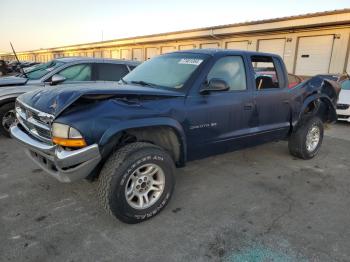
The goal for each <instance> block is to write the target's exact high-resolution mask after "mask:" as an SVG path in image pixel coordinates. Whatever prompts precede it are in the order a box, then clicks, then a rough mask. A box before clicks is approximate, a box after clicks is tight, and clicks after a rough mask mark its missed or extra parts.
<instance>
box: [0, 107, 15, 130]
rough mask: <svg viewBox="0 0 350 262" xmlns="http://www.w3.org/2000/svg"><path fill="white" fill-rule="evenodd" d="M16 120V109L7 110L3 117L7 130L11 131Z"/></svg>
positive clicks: (2, 121)
mask: <svg viewBox="0 0 350 262" xmlns="http://www.w3.org/2000/svg"><path fill="white" fill-rule="evenodd" d="M15 121H16V113H15V110H9V111H7V112H6V113H5V114H4V116H3V117H2V119H1V124H2V126H3V127H4V129H5V130H6V131H10V127H11V126H12V124H13V123H14V122H15Z"/></svg>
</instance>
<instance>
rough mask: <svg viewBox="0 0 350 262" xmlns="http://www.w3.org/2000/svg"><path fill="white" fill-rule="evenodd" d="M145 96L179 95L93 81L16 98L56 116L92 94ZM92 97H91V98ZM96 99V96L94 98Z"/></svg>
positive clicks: (34, 92) (179, 94)
mask: <svg viewBox="0 0 350 262" xmlns="http://www.w3.org/2000/svg"><path fill="white" fill-rule="evenodd" d="M130 95H132V96H135V97H141V96H147V97H153V96H154V97H181V96H184V94H183V93H181V92H179V91H171V90H164V89H159V88H152V87H144V86H138V85H120V84H117V83H108V82H106V83H93V84H84V85H76V84H72V85H64V86H61V87H60V86H57V87H48V88H44V89H41V90H36V91H33V92H29V93H25V94H23V95H21V96H19V97H18V100H20V101H21V102H23V103H25V104H27V105H28V106H30V107H33V108H35V109H37V110H39V111H42V112H45V113H48V114H52V115H54V116H55V117H57V116H58V115H59V114H60V113H62V112H63V111H64V110H65V109H66V108H68V107H69V106H70V105H71V104H73V103H74V102H75V101H77V100H78V99H79V98H81V97H93V96H111V97H114V96H115V97H118V96H119V97H125V96H130ZM92 99H93V98H92ZM96 99H97V98H96Z"/></svg>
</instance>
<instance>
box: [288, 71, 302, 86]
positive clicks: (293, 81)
mask: <svg viewBox="0 0 350 262" xmlns="http://www.w3.org/2000/svg"><path fill="white" fill-rule="evenodd" d="M303 81H304V79H303V78H302V77H301V76H297V75H294V74H288V88H293V87H295V86H297V85H299V84H300V83H302V82H303Z"/></svg>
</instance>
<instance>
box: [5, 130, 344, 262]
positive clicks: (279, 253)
mask: <svg viewBox="0 0 350 262" xmlns="http://www.w3.org/2000/svg"><path fill="white" fill-rule="evenodd" d="M349 131H350V124H345V123H337V124H336V125H332V126H329V127H328V128H327V130H326V137H325V139H324V144H323V146H322V149H321V151H320V154H319V155H318V156H317V157H316V158H315V159H312V160H309V161H305V160H299V159H296V158H293V157H292V156H290V155H289V153H288V149H287V143H286V142H285V141H282V142H277V143H270V144H265V145H261V146H258V147H254V148H249V149H246V150H241V151H237V152H233V153H228V154H224V155H218V156H214V157H210V158H206V159H203V160H199V161H194V162H190V163H188V165H187V166H186V167H185V168H182V169H178V170H177V175H176V179H177V184H176V189H175V193H174V196H173V198H172V200H171V202H170V204H169V205H168V206H167V208H166V209H165V210H164V211H163V212H161V213H160V214H159V215H158V216H156V217H155V218H153V219H151V220H149V221H147V222H145V223H141V224H138V225H127V224H122V223H121V222H119V221H118V220H115V219H113V218H112V217H110V216H109V215H107V214H106V213H105V212H104V211H103V210H102V208H100V206H99V204H98V202H97V197H96V184H95V183H89V182H86V181H80V182H76V183H73V184H61V183H59V182H57V181H56V180H54V179H53V178H51V177H50V176H48V175H46V174H45V173H44V172H42V171H41V170H40V169H38V168H37V167H36V166H35V165H34V164H33V163H32V162H31V161H30V160H29V159H28V158H27V157H26V156H25V154H24V153H23V150H22V148H21V147H20V146H19V145H17V144H16V143H15V142H14V141H12V140H9V139H5V138H3V137H1V138H0V261H16V262H17V261H33V262H34V261H35V262H37V261H238V262H240V261H349V257H350V230H349V225H350V222H349V221H350V209H349V206H350V189H349V188H350V162H349V156H350V151H349V150H350V149H349V148H350V135H349Z"/></svg>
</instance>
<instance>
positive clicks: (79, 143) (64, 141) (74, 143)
mask: <svg viewBox="0 0 350 262" xmlns="http://www.w3.org/2000/svg"><path fill="white" fill-rule="evenodd" d="M52 142H53V143H54V144H56V145H60V146H66V147H85V146H86V142H85V140H84V139H83V138H60V137H53V138H52Z"/></svg>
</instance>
